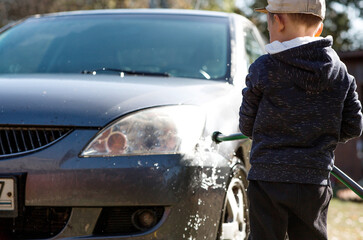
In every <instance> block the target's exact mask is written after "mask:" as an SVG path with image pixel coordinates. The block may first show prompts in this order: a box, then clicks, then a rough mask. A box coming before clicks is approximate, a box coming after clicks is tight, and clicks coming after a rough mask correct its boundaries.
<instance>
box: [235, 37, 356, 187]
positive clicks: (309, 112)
mask: <svg viewBox="0 0 363 240" xmlns="http://www.w3.org/2000/svg"><path fill="white" fill-rule="evenodd" d="M331 46H332V38H331V37H327V38H319V39H317V38H315V39H314V40H313V41H312V40H311V39H304V38H301V39H294V40H292V41H289V42H283V43H279V42H276V43H272V44H269V45H267V46H266V50H267V51H268V52H270V54H266V55H263V56H261V57H260V58H258V59H257V60H256V61H255V62H254V63H253V64H252V65H251V66H250V68H249V74H248V75H247V77H246V88H244V89H243V91H242V95H243V100H242V105H241V108H240V122H239V124H240V130H241V132H242V133H243V134H244V135H246V136H249V137H251V138H252V139H253V142H252V148H251V153H250V162H251V169H250V171H249V174H248V179H249V180H261V181H270V182H292V183H306V184H319V185H327V184H329V174H330V171H331V170H332V168H333V164H334V150H335V148H336V146H337V144H338V142H346V141H347V140H349V139H351V138H354V137H357V136H360V135H361V133H362V114H361V104H360V102H359V100H358V94H357V92H356V88H357V86H356V82H355V80H354V78H353V77H352V76H351V75H349V74H348V73H347V69H346V67H345V65H344V64H343V63H342V62H341V61H340V59H339V57H338V55H337V54H336V52H335V51H334V50H333V49H332V48H331Z"/></svg>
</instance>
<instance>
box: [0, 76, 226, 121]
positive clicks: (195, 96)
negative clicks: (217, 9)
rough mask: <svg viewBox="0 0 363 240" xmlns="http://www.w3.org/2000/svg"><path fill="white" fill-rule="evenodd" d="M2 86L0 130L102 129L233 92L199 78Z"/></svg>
mask: <svg viewBox="0 0 363 240" xmlns="http://www.w3.org/2000/svg"><path fill="white" fill-rule="evenodd" d="M0 84H1V86H2V87H1V88H0V96H1V102H0V124H1V125H9V124H10V125H43V126H78V127H104V126H105V125H107V124H108V123H110V122H112V121H113V120H115V119H116V118H118V117H120V116H122V115H124V114H126V113H130V112H133V111H136V110H140V109H143V108H149V107H154V106H163V105H177V104H193V105H202V104H203V103H204V102H208V101H209V100H212V99H215V98H217V97H218V96H223V95H225V94H226V91H228V89H231V86H230V85H229V84H226V83H225V82H218V81H208V80H198V79H186V78H167V77H147V76H140V77H137V76H130V77H124V78H121V77H119V76H114V75H96V76H93V75H68V74H64V75H62V74H57V75H48V74H47V75H45V74H42V75H31V74H30V75H29V74H27V75H2V76H1V77H0ZM211 93H213V94H211Z"/></svg>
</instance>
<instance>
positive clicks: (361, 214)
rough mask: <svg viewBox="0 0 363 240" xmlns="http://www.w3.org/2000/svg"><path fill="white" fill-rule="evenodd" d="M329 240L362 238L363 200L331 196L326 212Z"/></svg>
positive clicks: (355, 239) (358, 239)
mask: <svg viewBox="0 0 363 240" xmlns="http://www.w3.org/2000/svg"><path fill="white" fill-rule="evenodd" d="M328 236H329V240H362V239H363V201H359V202H358V201H343V200H339V199H338V198H333V199H332V201H331V202H330V207H329V212H328Z"/></svg>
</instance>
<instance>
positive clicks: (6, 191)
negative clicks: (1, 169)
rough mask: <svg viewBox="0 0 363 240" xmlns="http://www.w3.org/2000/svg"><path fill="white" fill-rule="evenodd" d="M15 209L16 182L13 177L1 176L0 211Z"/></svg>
mask: <svg viewBox="0 0 363 240" xmlns="http://www.w3.org/2000/svg"><path fill="white" fill-rule="evenodd" d="M14 210H15V182H14V179H13V178H0V211H14Z"/></svg>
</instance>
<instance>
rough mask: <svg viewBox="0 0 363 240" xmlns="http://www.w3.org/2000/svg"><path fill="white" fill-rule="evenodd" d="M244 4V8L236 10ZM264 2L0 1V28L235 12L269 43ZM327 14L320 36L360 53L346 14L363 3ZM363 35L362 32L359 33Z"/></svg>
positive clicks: (339, 5)
mask: <svg viewBox="0 0 363 240" xmlns="http://www.w3.org/2000/svg"><path fill="white" fill-rule="evenodd" d="M241 1H242V2H244V3H245V5H247V8H242V7H237V6H236V2H241ZM266 5H267V0H0V26H3V25H5V24H7V23H9V22H12V21H15V20H18V19H21V18H23V17H25V16H28V15H33V14H42V13H49V12H58V11H71V10H86V9H104V8H148V7H157V8H184V9H202V10H216V11H225V12H236V13H239V14H242V15H244V16H246V17H247V18H249V19H251V20H252V22H254V23H255V24H256V25H257V26H258V28H259V29H260V31H261V32H262V33H263V34H264V35H265V36H266V38H267V39H268V32H267V24H266V17H265V16H264V14H261V13H256V12H254V11H252V10H251V9H254V8H257V7H264V6H266ZM326 5H327V12H326V20H325V21H324V31H323V36H326V35H332V36H333V38H334V45H333V47H334V48H335V49H336V50H338V51H341V50H343V51H346V50H353V49H363V34H362V33H361V36H360V37H361V38H362V39H361V40H359V39H358V40H357V38H356V37H355V36H351V35H350V34H348V30H349V29H350V28H351V19H350V18H348V12H349V13H351V12H352V11H356V13H357V14H358V15H359V17H363V0H339V1H338V0H326ZM361 32H363V31H361Z"/></svg>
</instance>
